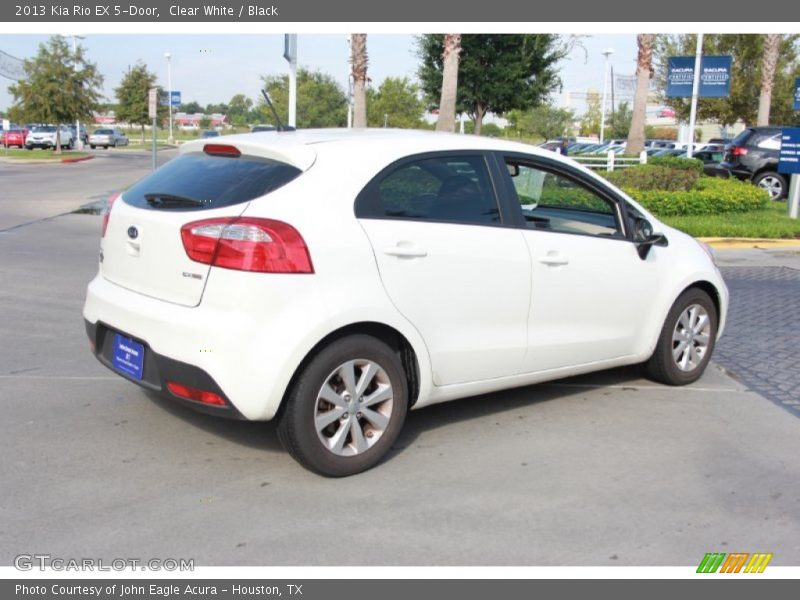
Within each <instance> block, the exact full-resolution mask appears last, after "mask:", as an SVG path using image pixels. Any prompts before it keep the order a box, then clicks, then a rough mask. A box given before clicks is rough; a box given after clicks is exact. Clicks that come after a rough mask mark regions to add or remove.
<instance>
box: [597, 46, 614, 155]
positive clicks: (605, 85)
mask: <svg viewBox="0 0 800 600" xmlns="http://www.w3.org/2000/svg"><path fill="white" fill-rule="evenodd" d="M612 54H614V50H613V49H612V48H606V49H605V50H603V56H605V57H606V63H605V67H604V69H603V111H602V112H601V113H600V143H601V144H602V143H603V141H604V137H605V133H606V96H607V95H608V57H609V56H611V55H612Z"/></svg>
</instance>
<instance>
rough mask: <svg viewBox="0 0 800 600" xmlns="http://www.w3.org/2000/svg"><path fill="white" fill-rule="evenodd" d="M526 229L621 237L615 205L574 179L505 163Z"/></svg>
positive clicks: (516, 163)
mask: <svg viewBox="0 0 800 600" xmlns="http://www.w3.org/2000/svg"><path fill="white" fill-rule="evenodd" d="M506 164H507V167H508V172H509V175H510V176H511V180H512V182H513V183H514V189H515V190H516V193H517V199H518V200H519V203H520V206H521V208H522V214H523V216H524V218H525V224H526V226H527V228H528V229H539V230H545V231H553V232H557V233H572V234H578V235H594V236H604V237H624V232H623V230H622V227H621V226H620V222H619V217H618V212H617V207H616V205H615V204H614V203H613V202H612V201H610V200H608V199H606V198H604V197H602V196H600V195H599V194H597V193H596V192H595V191H593V190H592V189H590V188H589V187H587V186H585V185H583V184H581V183H579V182H577V181H575V180H574V179H572V178H570V177H567V176H565V175H561V174H558V173H554V172H551V171H548V170H544V169H541V168H538V167H535V166H532V165H528V164H525V163H519V162H515V161H513V160H509V161H506Z"/></svg>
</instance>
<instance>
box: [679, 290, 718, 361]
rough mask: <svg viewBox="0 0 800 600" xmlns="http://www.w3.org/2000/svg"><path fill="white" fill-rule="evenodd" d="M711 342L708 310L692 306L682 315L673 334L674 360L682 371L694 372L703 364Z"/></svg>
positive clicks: (697, 305) (696, 305)
mask: <svg viewBox="0 0 800 600" xmlns="http://www.w3.org/2000/svg"><path fill="white" fill-rule="evenodd" d="M710 341H711V319H710V318H709V316H708V312H706V309H705V308H703V307H702V306H700V305H699V304H692V305H690V306H689V307H688V308H687V309H686V310H684V311H683V312H682V313H681V316H680V317H679V318H678V322H677V323H676V324H675V329H674V330H673V332H672V359H673V360H674V361H675V364H676V365H677V366H678V368H679V369H680V370H681V371H685V372H689V371H694V370H695V369H696V368H697V367H699V366H700V364H701V363H702V362H703V358H704V357H705V355H706V353H707V352H708V347H709V343H710Z"/></svg>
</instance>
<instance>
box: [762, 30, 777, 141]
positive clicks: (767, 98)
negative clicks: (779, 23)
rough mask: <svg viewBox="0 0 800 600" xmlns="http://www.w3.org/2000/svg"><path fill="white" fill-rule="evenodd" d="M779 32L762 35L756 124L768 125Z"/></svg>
mask: <svg viewBox="0 0 800 600" xmlns="http://www.w3.org/2000/svg"><path fill="white" fill-rule="evenodd" d="M780 46H781V34H779V33H768V34H766V35H765V36H764V59H763V61H762V63H761V96H760V97H759V99H758V119H757V122H756V125H759V126H761V125H769V109H770V105H771V104H772V86H773V85H774V83H775V66H776V65H777V64H778V51H779V50H780Z"/></svg>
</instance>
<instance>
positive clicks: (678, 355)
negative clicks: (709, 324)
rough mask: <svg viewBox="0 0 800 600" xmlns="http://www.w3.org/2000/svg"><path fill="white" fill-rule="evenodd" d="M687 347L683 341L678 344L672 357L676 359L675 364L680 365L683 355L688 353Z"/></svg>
mask: <svg viewBox="0 0 800 600" xmlns="http://www.w3.org/2000/svg"><path fill="white" fill-rule="evenodd" d="M686 346H687V343H686V342H685V341H683V340H681V343H680V344H678V347H677V348H675V349H674V350H673V351H672V357H673V358H674V359H675V362H677V363H680V361H681V358H682V357H683V353H684V352H685V351H686Z"/></svg>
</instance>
